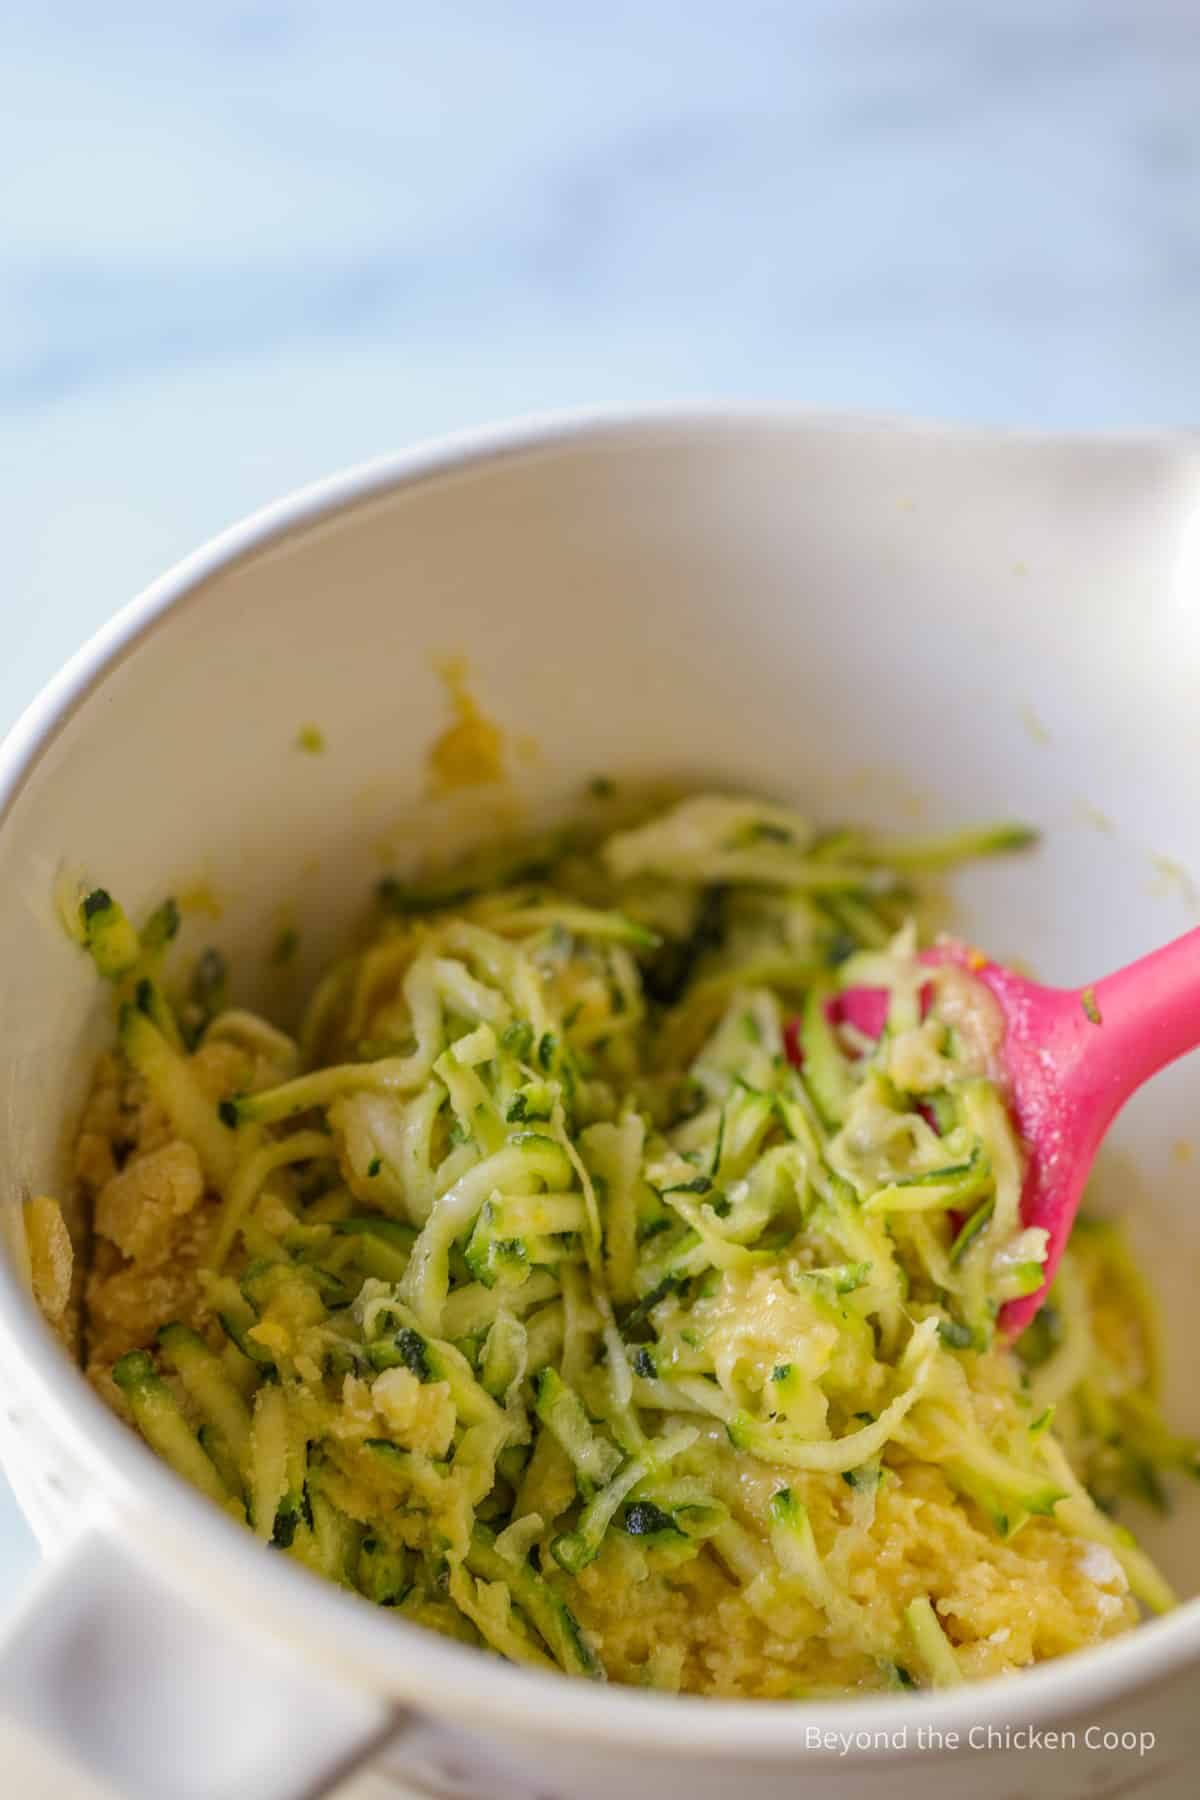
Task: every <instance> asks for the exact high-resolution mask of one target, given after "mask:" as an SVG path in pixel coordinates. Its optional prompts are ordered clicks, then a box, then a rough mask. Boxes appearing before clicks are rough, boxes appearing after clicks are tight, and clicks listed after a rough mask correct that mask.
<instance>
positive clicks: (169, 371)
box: [0, 0, 1200, 1607]
mask: <svg viewBox="0 0 1200 1800" xmlns="http://www.w3.org/2000/svg"><path fill="white" fill-rule="evenodd" d="M0 168H2V169H3V171H4V174H3V178H2V179H0V244H2V245H3V250H2V251H0V526H2V532H0V559H2V561H0V567H2V568H3V573H4V590H3V591H4V607H5V619H6V627H7V628H6V633H5V654H4V657H3V659H0V726H6V725H7V724H8V723H10V722H11V720H12V718H13V717H15V715H16V713H17V712H18V711H19V710H20V708H21V707H22V706H23V705H24V704H25V702H26V701H27V700H28V699H29V698H30V697H31V695H32V694H33V692H34V691H35V690H36V688H37V687H38V685H39V684H40V683H41V682H42V681H43V680H44V679H45V677H47V676H48V675H49V674H51V673H52V671H53V670H54V668H55V667H56V666H57V665H58V663H59V662H61V660H62V659H63V658H64V657H65V656H66V655H67V654H68V652H69V651H70V650H72V649H73V648H74V647H75V646H76V645H77V644H78V643H79V642H80V641H81V639H82V638H84V637H85V636H86V635H87V634H88V633H89V632H90V631H91V630H92V629H93V628H94V627H95V626H96V625H98V624H99V623H100V622H101V620H103V619H104V618H105V617H106V616H107V615H108V614H109V613H110V612H111V611H112V609H113V608H114V607H115V606H117V605H118V604H120V603H121V602H122V601H123V600H125V599H127V598H128V597H129V596H130V595H132V594H133V593H134V592H136V590H137V589H138V588H139V587H140V586H141V585H142V584H143V583H144V582H146V581H147V580H149V579H150V577H151V576H153V575H154V574H156V573H157V572H158V571H159V570H161V569H162V568H163V567H164V566H165V565H166V564H168V563H169V562H171V561H172V560H173V559H174V558H176V557H177V556H179V555H181V554H182V553H183V552H184V551H185V550H187V549H189V548H191V547H192V546H194V545H195V544H196V543H197V542H199V541H200V540H201V539H203V538H204V537H205V536H207V535H208V534H210V533H211V532H212V531H214V530H216V529H217V528H218V527H220V526H221V525H223V524H225V523H227V522H229V521H231V520H232V519H234V518H235V517H237V516H238V515H239V514H241V513H243V512H246V511H247V510H249V509H250V508H252V507H254V506H257V505H258V504H259V503H260V502H262V501H264V500H267V499H270V498H271V497H273V496H275V495H277V494H279V493H281V492H282V491H284V490H286V489H287V488H290V487H292V486H295V485H296V484H297V483H300V482H303V481H307V480H309V479H311V478H312V477H315V476H317V475H320V474H323V473H325V472H326V471H328V470H331V469H333V468H336V467H337V466H338V465H339V464H344V463H347V462H351V461H357V460H359V459H361V458H364V457H367V456H370V455H372V454H374V453H375V452H377V451H382V450H386V449H389V448H392V447H395V446H399V445H402V444H405V443H407V442H409V441H411V440H413V439H415V438H419V437H421V436H424V435H427V434H429V433H432V432H440V431H444V430H446V429H448V428H452V427H456V426H461V425H467V424H471V423H474V422H477V421H481V420H485V419H489V418H494V417H497V416H500V415H505V414H512V413H519V412H528V411H533V410H541V409H545V408H553V407H562V406H574V405H586V404H604V405H626V404H628V405H636V404H642V403H649V402H662V401H669V400H676V399H691V400H701V399H716V400H726V399H735V400H741V401H747V400H749V401H755V400H762V401H770V402H786V403H794V404H796V405H800V406H816V407H826V408H829V407H838V408H840V407H857V408H869V409H872V410H876V411H878V410H884V411H899V412H915V413H922V414H927V415H942V416H952V417H964V418H975V419H984V420H990V421H995V422H997V423H1002V424H1013V425H1033V426H1038V427H1051V428H1054V427H1074V426H1083V427H1088V428H1092V427H1104V428H1109V427H1118V428H1119V427H1128V426H1141V425H1162V424H1165V425H1175V426H1183V427H1190V426H1192V425H1194V424H1195V423H1196V420H1197V417H1198V415H1200V396H1198V393H1197V374H1196V371H1197V368H1198V366H1200V356H1198V352H1200V205H1198V201H1200V14H1198V12H1197V7H1196V0H776V3H774V4H760V3H757V0H737V3H736V4H735V3H733V0H725V3H720V4H719V3H717V0H640V3H635V0H607V3H606V4H605V5H604V6H603V7H600V6H596V5H591V4H585V3H584V0H524V3H520V0H516V3H509V4H504V3H503V0H449V3H448V4H441V5H437V4H435V5H433V6H430V5H428V4H423V5H418V4H415V3H413V0H392V3H391V4H385V3H384V0H375V3H373V4H372V3H367V0H341V3H340V4H337V5H334V4H332V3H329V4H325V5H308V6H304V5H298V4H286V3H279V4H249V3H247V4H240V5H238V4H230V3H226V0H203V4H200V3H199V0H197V3H195V4H191V5H184V4H175V5H169V6H165V7H164V6H162V5H159V4H153V3H152V0H140V3H138V0H106V4H104V5H103V6H100V5H96V4H94V0H61V3H56V0H42V3H41V4H38V5H36V6H35V5H33V4H28V5H22V4H9V5H7V6H5V7H3V8H2V9H0ZM32 1560H33V1548H32V1542H31V1539H30V1538H29V1535H28V1532H27V1530H26V1528H25V1527H24V1526H23V1524H22V1523H21V1522H20V1520H19V1517H18V1515H17V1513H16V1511H15V1507H14V1506H13V1505H12V1502H11V1501H10V1500H9V1499H8V1497H7V1494H6V1492H5V1491H4V1490H3V1483H2V1478H0V1607H2V1606H3V1604H4V1601H5V1599H6V1597H9V1596H11V1595H12V1593H13V1592H14V1591H15V1589H16V1586H17V1584H18V1579H19V1576H20V1575H21V1574H22V1573H23V1572H24V1570H25V1568H26V1567H27V1566H29V1565H30V1564H31V1563H32Z"/></svg>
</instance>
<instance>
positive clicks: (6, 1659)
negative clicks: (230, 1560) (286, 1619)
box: [0, 1520, 410, 1800]
mask: <svg viewBox="0 0 1200 1800" xmlns="http://www.w3.org/2000/svg"><path fill="white" fill-rule="evenodd" d="M4 1718H7V1719H8V1720H9V1721H10V1722H11V1723H12V1724H13V1725H15V1726H17V1727H18V1728H21V1732H20V1735H21V1738H22V1740H23V1741H25V1742H29V1734H32V1735H33V1739H34V1740H35V1741H36V1740H38V1739H40V1740H41V1741H42V1743H43V1744H45V1745H47V1747H48V1750H49V1752H50V1754H51V1755H53V1756H54V1759H55V1764H56V1766H57V1767H58V1768H59V1769H60V1770H61V1767H62V1758H63V1756H64V1754H65V1755H66V1756H68V1757H69V1758H70V1759H72V1761H73V1762H74V1764H75V1769H74V1771H73V1773H74V1774H76V1775H78V1776H79V1777H80V1779H79V1784H78V1786H75V1785H72V1787H71V1789H70V1791H71V1792H72V1793H76V1792H78V1793H79V1794H80V1795H85V1794H86V1795H90V1794H93V1793H96V1794H99V1793H101V1792H103V1793H104V1794H105V1795H106V1796H109V1797H110V1800H111V1797H113V1796H115V1795H120V1796H122V1797H123V1800H246V1796H247V1795H251V1794H252V1795H254V1797H255V1800H317V1796H319V1795H322V1794H325V1793H327V1792H328V1790H329V1789H330V1787H332V1786H333V1785H334V1784H336V1783H337V1782H339V1781H340V1780H342V1779H344V1778H345V1776H346V1775H348V1774H349V1773H350V1772H351V1771H352V1770H353V1769H355V1768H356V1767H358V1766H359V1764H361V1763H362V1762H364V1761H365V1760H366V1759H367V1758H368V1757H369V1756H371V1755H372V1754H373V1753H374V1752H375V1751H376V1750H377V1749H379V1748H380V1747H381V1746H382V1745H383V1743H384V1742H386V1741H387V1740H388V1739H389V1738H392V1737H393V1736H395V1735H396V1734H397V1733H403V1732H405V1731H406V1730H407V1728H408V1725H409V1723H410V1717H409V1715H408V1714H407V1713H405V1712H403V1711H401V1710H398V1709H396V1708H395V1707H393V1706H392V1705H391V1703H389V1702H388V1701H386V1700H384V1699H383V1698H382V1697H380V1696H378V1695H374V1694H371V1693H368V1692H367V1691H365V1690H364V1689H362V1688H360V1687H356V1686H354V1685H353V1684H351V1683H350V1682H348V1681H345V1680H344V1679H343V1678H342V1677H340V1676H338V1675H330V1674H329V1673H327V1672H326V1671H325V1670H324V1669H314V1668H311V1667H309V1666H307V1665H306V1664H305V1663H304V1662H302V1661H301V1660H300V1658H299V1657H293V1656H291V1655H290V1654H289V1653H288V1652H287V1651H286V1650H285V1649H283V1648H282V1647H280V1646H278V1645H277V1644H275V1643H273V1642H271V1641H270V1640H269V1639H267V1637H266V1636H265V1634H264V1635H260V1634H259V1633H257V1632H255V1631H254V1630H253V1628H252V1627H250V1626H246V1627H245V1628H244V1629H243V1628H242V1627H241V1626H240V1625H238V1626H231V1625H229V1624H228V1623H227V1622H226V1621H225V1620H217V1619H216V1618H215V1617H214V1616H210V1615H209V1614H207V1613H205V1612H203V1611H200V1610H197V1609H196V1608H195V1607H193V1606H192V1605H191V1604H190V1603H189V1602H188V1601H186V1600H184V1599H182V1598H181V1597H180V1596H179V1595H178V1594H177V1593H176V1592H175V1591H174V1590H172V1589H170V1588H168V1587H167V1586H166V1585H165V1584H164V1583H163V1582H162V1581H161V1580H160V1579H159V1577H158V1576H157V1575H155V1574H154V1573H153V1572H152V1571H151V1569H150V1568H149V1566H148V1565H145V1564H143V1563H141V1562H140V1561H138V1560H137V1559H136V1558H135V1557H133V1556H131V1555H130V1553H129V1552H128V1551H127V1550H126V1549H125V1548H124V1547H123V1545H122V1544H121V1542H120V1541H119V1539H118V1538H117V1536H116V1534H115V1533H114V1532H113V1531H111V1530H109V1529H106V1527H105V1524H104V1522H103V1520H98V1521H93V1522H86V1523H85V1524H84V1525H83V1527H82V1529H81V1530H80V1532H79V1534H78V1535H77V1536H76V1537H75V1538H74V1539H73V1541H71V1542H70V1543H68V1544H67V1545H66V1546H65V1548H64V1549H63V1550H62V1551H61V1552H60V1553H58V1554H57V1555H55V1556H54V1557H53V1558H52V1560H51V1561H50V1563H49V1564H48V1565H47V1566H46V1567H45V1568H44V1569H42V1570H41V1571H40V1573H39V1574H38V1575H37V1577H36V1578H35V1579H34V1581H33V1583H32V1586H31V1588H30V1591H29V1593H28V1594H27V1595H26V1597H25V1601H24V1604H23V1605H22V1606H21V1607H20V1609H19V1610H18V1612H17V1615H16V1617H15V1618H14V1619H13V1621H12V1622H11V1624H10V1625H9V1627H8V1629H7V1631H6V1632H5V1633H4V1635H3V1636H2V1637H0V1720H2V1719H4ZM6 1767H11V1765H9V1764H6ZM88 1777H90V1778H91V1782H92V1785H90V1786H89V1785H88V1780H87V1778H88ZM32 1782H33V1775H32V1772H31V1775H30V1785H29V1788H28V1791H31V1792H32V1791H34V1790H33V1786H32ZM22 1791H23V1792H24V1791H27V1790H26V1789H22ZM37 1791H43V1790H42V1789H40V1788H39V1789H38V1790H37ZM44 1791H45V1792H62V1791H64V1790H63V1789H62V1788H61V1786H58V1785H56V1786H54V1787H53V1788H51V1787H50V1786H49V1785H47V1786H46V1788H45V1790H44Z"/></svg>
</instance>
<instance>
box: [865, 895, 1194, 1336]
mask: <svg viewBox="0 0 1200 1800" xmlns="http://www.w3.org/2000/svg"><path fill="white" fill-rule="evenodd" d="M921 961H922V962H924V963H926V964H928V965H930V966H934V965H936V964H938V963H946V962H953V963H958V964H960V965H961V966H962V967H963V968H965V969H967V970H969V971H970V973H971V974H972V975H973V976H974V977H975V979H976V980H977V981H981V982H983V984H984V986H985V987H987V988H990V990H991V992H992V993H993V994H994V995H995V997H996V1000H997V1001H998V1002H999V1005H1000V1010H1001V1012H1002V1013H1003V1014H1004V1022H1005V1035H1004V1043H1003V1046H1002V1050H1001V1056H1002V1059H1003V1063H1004V1068H1005V1072H1006V1074H1007V1076H1008V1083H1009V1098H1010V1102H1011V1106H1012V1111H1013V1114H1014V1117H1015V1119H1016V1123H1017V1128H1018V1130H1019V1131H1020V1133H1021V1136H1022V1137H1023V1138H1024V1140H1025V1146H1026V1149H1027V1151H1028V1154H1029V1162H1028V1168H1027V1170H1026V1175H1025V1187H1024V1192H1023V1193H1022V1196H1021V1216H1022V1219H1023V1221H1024V1223H1025V1224H1026V1225H1034V1226H1041V1227H1042V1228H1043V1229H1044V1230H1045V1231H1047V1232H1048V1233H1049V1240H1048V1243H1047V1250H1046V1281H1045V1282H1044V1283H1043V1285H1042V1286H1041V1287H1040V1288H1039V1289H1038V1290H1037V1292H1036V1293H1034V1294H1027V1295H1025V1296H1023V1297H1022V1298H1021V1299H1019V1300H1010V1301H1009V1302H1008V1304H1007V1305H1006V1306H1005V1307H1004V1310H1003V1312H1002V1314H1001V1318H1000V1324H1001V1329H1002V1330H1003V1331H1004V1333H1005V1335H1006V1336H1007V1337H1010V1338H1012V1337H1015V1336H1016V1335H1017V1333H1018V1332H1020V1331H1022V1330H1023V1329H1024V1328H1025V1326H1026V1325H1028V1323H1029V1321H1030V1319H1032V1318H1033V1316H1034V1314H1035V1313H1036V1312H1037V1310H1038V1308H1039V1307H1040V1306H1041V1304H1042V1301H1043V1300H1044V1299H1045V1297H1046V1289H1047V1287H1048V1286H1049V1284H1050V1281H1051V1279H1052V1278H1053V1275H1054V1271H1055V1270H1056V1269H1057V1267H1058V1264H1059V1259H1060V1258H1061V1256H1062V1253H1063V1248H1064V1246H1065V1244H1066V1241H1067V1238H1068V1237H1069V1236H1070V1232H1071V1226H1072V1225H1073V1224H1074V1222H1075V1214H1076V1212H1077V1211H1078V1210H1079V1202H1080V1199H1081V1197H1082V1195H1083V1189H1084V1184H1085V1182H1086V1181H1087V1178H1088V1174H1089V1173H1090V1171H1091V1167H1092V1162H1093V1160H1094V1159H1095V1155H1096V1151H1097V1150H1098V1149H1099V1147H1100V1142H1101V1139H1102V1138H1103V1137H1104V1134H1105V1132H1106V1131H1107V1130H1108V1128H1109V1126H1110V1125H1111V1124H1112V1121H1113V1119H1114V1118H1115V1117H1116V1115H1117V1113H1118V1112H1119V1111H1120V1110H1121V1108H1122V1106H1124V1104H1125V1102H1126V1101H1127V1100H1128V1099H1129V1097H1130V1095H1131V1094H1133V1093H1135V1092H1136V1090H1137V1089H1138V1088H1140V1087H1141V1085H1142V1083H1143V1082H1145V1081H1149V1079H1150V1077H1151V1076H1152V1075H1156V1074H1157V1073H1158V1071H1159V1070H1160V1069H1162V1068H1165V1067H1166V1065H1167V1063H1169V1062H1174V1060H1175V1058H1176V1057H1178V1056H1183V1055H1184V1054H1185V1053H1186V1052H1187V1051H1189V1050H1194V1049H1196V1047H1197V1046H1198V1045H1200V929H1198V930H1195V931H1189V932H1187V933H1186V935H1185V936H1183V937H1181V938H1176V940H1175V941H1174V943H1171V944H1167V945H1166V946H1165V947H1164V948H1163V949H1161V950H1154V951H1152V952H1151V954H1150V955H1149V956H1143V957H1141V958H1140V960H1139V961H1137V962H1135V963H1130V965H1129V967H1128V968H1126V969H1119V970H1118V971H1117V973H1116V974H1115V975H1109V976H1107V977H1106V978H1105V980H1103V981H1097V982H1096V983H1095V984H1094V985H1093V986H1091V987H1085V988H1050V987H1042V986H1041V985H1040V984H1039V983H1038V982H1036V981H1026V980H1025V979H1024V978H1023V977H1022V976H1020V975H1014V974H1013V972H1012V970H1011V969H1005V968H1002V967H1001V966H1000V965H999V964H998V963H994V962H989V961H987V960H986V959H985V958H983V957H981V956H980V954H979V952H978V951H973V950H970V949H968V948H967V946H966V945H964V944H960V943H956V942H954V941H953V940H943V941H942V942H941V943H939V944H938V945H936V946H935V947H934V948H933V949H932V950H926V951H924V952H923V953H922V956H921ZM837 1004H838V1007H839V1011H840V1014H841V1016H842V1017H843V1018H845V1019H847V1020H849V1021H850V1022H851V1023H853V1024H855V1025H857V1026H858V1028H859V1030H861V1031H863V1032H865V1033H866V1034H867V1035H868V1036H871V1037H877V1036H878V1035H879V1033H880V1032H881V1031H882V1030H883V1024H884V1019H885V1017H886V1011H887V997H886V994H885V993H884V990H883V989H876V988H853V989H851V990H849V991H848V992H847V993H844V994H842V995H841V996H840V997H839V1001H838V1003H837Z"/></svg>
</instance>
